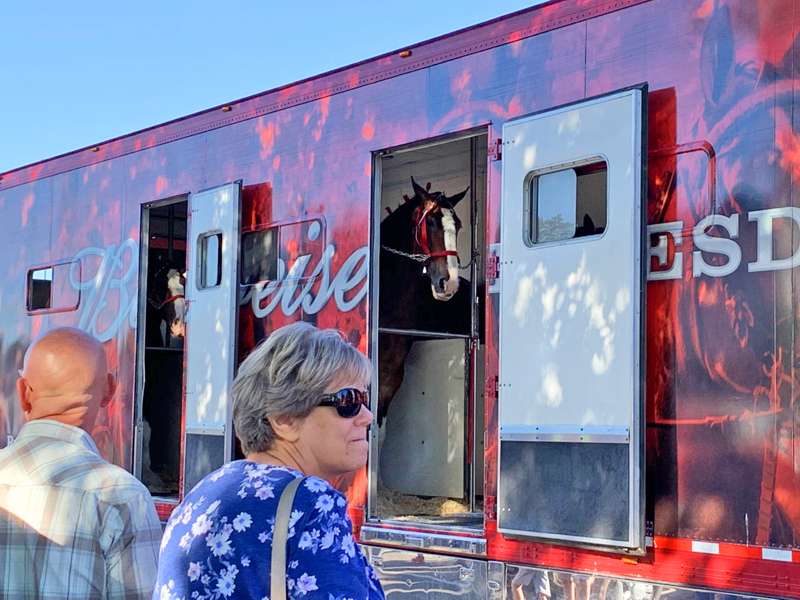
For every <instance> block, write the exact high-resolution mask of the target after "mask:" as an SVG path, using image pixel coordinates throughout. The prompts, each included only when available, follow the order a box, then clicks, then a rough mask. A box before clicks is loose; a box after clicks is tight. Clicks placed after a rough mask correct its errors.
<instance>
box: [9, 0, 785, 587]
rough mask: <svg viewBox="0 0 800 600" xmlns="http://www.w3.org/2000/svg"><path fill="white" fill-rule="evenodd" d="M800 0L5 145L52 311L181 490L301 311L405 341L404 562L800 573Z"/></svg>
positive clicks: (521, 41) (412, 63)
mask: <svg viewBox="0 0 800 600" xmlns="http://www.w3.org/2000/svg"><path fill="white" fill-rule="evenodd" d="M798 9H800V4H798V2H797V1H796V0H763V1H754V0H693V1H687V2H676V1H674V0H593V1H588V0H562V1H553V2H550V3H548V4H545V5H542V6H538V7H534V8H531V9H529V10H525V11H520V12H518V13H514V14H511V15H508V16H505V17H501V18H498V19H495V20H493V21H490V22H487V23H483V24H480V25H477V26H475V27H472V28H469V29H465V30H462V31H458V32H455V33H453V34H451V35H447V36H443V37H440V38H436V39H433V40H429V41H427V42H423V43H420V44H418V45H414V46H410V47H407V48H403V49H401V50H399V51H397V52H392V53H389V54H385V55H383V56H379V57H377V58H375V59H373V60H368V61H364V62H362V63H358V64H355V65H351V66H348V67H345V68H342V69H339V70H336V71H332V72H330V73H325V74H323V75H320V76H318V77H314V78H311V79H308V80H304V81H300V82H298V83H295V84H292V85H288V86H285V87H282V88H278V89H275V90H271V91H268V92H265V93H263V94H259V95H256V96H253V97H250V98H244V99H242V100H237V101H234V102H231V103H230V104H226V105H224V106H218V107H215V108H213V109H210V110H207V111H204V112H201V113H197V114H194V115H190V116H188V117H186V118H183V119H179V120H176V121H172V122H169V123H165V124H163V125H159V126H156V127H153V128H150V129H146V130H143V131H139V132H136V133H132V134H130V135H127V136H124V137H120V138H117V139H113V140H109V141H107V142H103V143H100V144H98V145H96V146H93V147H89V148H84V149H81V150H77V151H75V152H71V153H69V154H66V155H63V156H59V157H56V158H52V159H50V160H46V161H42V162H39V163H36V164H32V165H29V166H25V167H21V168H19V169H16V170H13V171H10V172H7V173H3V174H2V175H0V217H1V218H0V232H2V236H3V239H4V240H5V250H4V251H3V252H2V253H0V274H2V284H1V285H0V308H1V310H0V336H1V337H0V343H1V344H2V346H0V353H2V362H0V383H1V384H2V385H0V415H1V416H2V418H0V430H2V431H0V439H2V441H3V442H4V443H5V441H6V440H7V439H12V437H13V435H14V434H15V433H16V432H17V431H18V430H19V428H20V426H21V414H20V410H19V408H18V404H17V399H16V397H15V391H14V381H15V378H16V373H17V369H18V368H19V367H20V366H21V362H22V358H23V353H24V351H25V349H26V348H27V346H28V345H29V343H30V341H31V340H32V339H34V338H35V337H36V336H37V335H39V334H41V333H42V332H44V331H46V330H48V329H50V328H53V327H55V326H59V325H72V326H78V327H81V328H83V329H85V330H87V331H89V332H90V333H92V334H94V335H96V336H97V337H99V338H100V339H101V340H103V341H104V342H105V344H106V349H107V352H108V356H109V358H110V360H111V364H112V365H113V368H114V370H115V372H116V374H117V376H118V378H119V381H120V386H119V392H118V395H117V396H116V398H115V402H114V403H113V404H112V406H111V407H110V410H109V411H108V413H107V414H106V415H105V416H104V417H103V421H102V423H101V424H99V425H98V427H97V429H96V430H95V431H94V432H93V435H94V437H95V439H96V440H97V441H98V446H99V447H100V448H101V451H102V453H103V454H104V456H106V457H107V458H108V459H109V460H111V461H113V462H115V463H117V464H119V465H122V466H124V467H125V468H127V469H130V470H131V471H133V472H134V473H135V474H136V475H137V476H138V477H140V478H141V479H142V480H143V481H144V482H145V484H146V485H147V486H148V487H149V489H150V490H151V492H152V493H153V495H154V497H155V498H156V501H157V506H158V508H159V511H160V514H161V515H162V516H163V517H166V516H167V515H168V514H169V511H170V510H171V509H172V507H173V506H174V505H175V504H176V503H177V502H178V501H179V500H180V498H181V497H182V494H183V493H184V490H188V489H189V488H190V487H191V486H192V485H193V484H194V483H195V482H196V481H198V480H199V478H201V477H202V476H203V475H204V474H206V473H208V472H209V471H211V470H212V469H214V468H216V467H217V466H219V465H220V464H222V463H223V462H225V461H228V460H231V459H233V458H236V457H237V456H238V455H239V451H238V449H237V447H236V443H235V437H234V435H233V432H232V430H231V407H230V403H229V400H228V395H227V390H228V389H229V384H230V381H231V379H232V376H233V374H234V372H235V369H236V365H237V364H238V362H239V361H240V360H241V359H242V357H243V356H245V355H246V354H247V353H248V351H249V350H250V349H252V348H253V347H254V346H255V345H256V344H257V343H258V342H259V341H260V340H261V339H263V338H264V337H265V336H266V335H268V333H269V332H270V331H271V330H273V329H275V328H276V327H278V326H280V325H282V324H285V323H288V322H292V321H295V320H298V319H303V320H307V321H310V322H313V323H315V324H317V325H318V326H321V327H336V328H338V329H340V330H341V331H343V332H344V333H345V335H346V336H347V337H348V338H349V339H350V340H351V341H352V343H353V344H355V345H357V346H358V347H359V348H360V349H361V350H363V351H364V352H367V353H368V354H369V355H370V356H371V358H372V360H373V362H374V365H375V372H374V375H373V381H372V390H373V394H372V395H373V398H372V402H373V408H374V412H376V414H377V415H378V420H379V423H376V426H374V427H373V428H372V431H371V433H370V436H371V439H370V460H369V464H368V467H367V468H366V469H365V470H364V472H362V473H359V474H358V475H357V476H356V477H355V478H354V479H353V480H352V481H350V482H342V485H346V486H347V489H348V495H349V498H350V500H351V507H352V516H353V519H354V522H355V523H356V526H357V529H358V531H359V538H360V540H361V542H362V544H363V545H364V547H365V551H366V552H367V553H368V555H369V558H370V560H371V561H372V563H373V564H374V565H375V567H376V568H377V570H378V572H379V574H380V575H381V578H382V580H383V582H384V585H385V587H386V590H387V592H388V594H389V596H390V597H398V598H400V597H405V596H402V595H404V594H406V595H407V594H420V595H423V594H431V595H432V596H433V597H444V595H454V594H457V595H460V596H463V597H467V598H491V599H492V600H500V599H502V598H509V599H510V598H512V597H513V598H515V599H520V600H521V599H523V598H587V599H588V598H591V599H595V598H597V599H600V598H609V599H611V598H620V599H622V598H663V597H666V596H669V597H670V598H712V597H713V598H744V597H753V596H759V597H780V598H800V565H798V562H800V541H798V536H800V500H798V497H800V496H798V492H800V441H798V434H800V430H799V429H798V428H799V427H800V412H799V409H798V407H797V406H796V405H795V402H796V398H797V390H798V387H797V386H798V385H800V378H799V377H798V374H797V371H796V368H797V366H798V358H800V344H798V342H797V339H796V337H797V330H798V316H800V303H799V302H798V292H797V289H796V288H795V283H796V282H797V274H798V270H797V267H798V265H800V242H799V241H798V240H799V239H800V207H798V206H797V204H798V203H797V199H796V198H795V196H794V189H795V183H794V177H795V176H796V175H800V134H799V133H798V132H797V129H798V125H797V123H796V119H797V116H796V115H795V114H794V108H795V106H798V103H797V100H796V90H797V88H798V81H799V80H798V75H797V73H796V70H797V66H796V65H797V64H800V61H796V60H795V59H796V58H797V56H798V55H797V52H798V50H797V49H798V40H800V37H798V34H799V33H800V27H799V25H800V24H799V22H798V14H800V11H799V10H798Z"/></svg>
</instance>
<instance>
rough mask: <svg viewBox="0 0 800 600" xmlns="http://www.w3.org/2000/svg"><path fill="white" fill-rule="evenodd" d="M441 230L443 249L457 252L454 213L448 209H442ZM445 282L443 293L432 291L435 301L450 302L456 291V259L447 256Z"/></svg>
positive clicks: (455, 257)
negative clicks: (442, 233) (442, 231)
mask: <svg viewBox="0 0 800 600" xmlns="http://www.w3.org/2000/svg"><path fill="white" fill-rule="evenodd" d="M442 229H443V230H444V249H445V250H448V251H453V252H455V251H457V250H458V245H457V238H458V229H457V228H456V218H455V211H454V210H453V209H450V208H442ZM446 258H447V275H448V277H447V281H446V282H445V284H444V291H443V292H437V291H436V289H435V288H434V287H433V286H431V289H432V290H433V296H434V298H436V299H437V300H450V298H452V297H453V296H454V295H455V293H456V292H457V291H458V257H457V256H447V257H446Z"/></svg>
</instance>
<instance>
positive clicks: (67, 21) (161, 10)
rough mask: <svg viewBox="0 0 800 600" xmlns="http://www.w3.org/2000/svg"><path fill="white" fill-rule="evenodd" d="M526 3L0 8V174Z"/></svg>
mask: <svg viewBox="0 0 800 600" xmlns="http://www.w3.org/2000/svg"><path fill="white" fill-rule="evenodd" d="M531 4H536V2H534V1H532V0H529V1H527V2H524V1H521V0H492V1H487V0H484V1H480V0H457V1H454V0H448V1H439V2H436V1H431V0H428V1H423V0H404V1H403V2H381V1H380V0H379V1H377V2H376V1H371V2H366V1H362V2H357V1H355V0H347V1H335V0H329V1H327V2H323V1H317V0H314V1H308V0H307V1H302V0H301V1H298V0H295V1H287V0H274V1H272V2H269V1H267V0H260V1H256V0H251V1H249V2H247V1H243V0H226V1H225V2H213V3H212V2H209V1H207V0H198V1H194V2H181V1H178V0H173V1H169V0H161V1H151V0H138V1H136V2H115V1H110V2H109V1H108V0H106V1H104V2H100V1H95V0H77V1H75V2H63V1H55V0H52V1H41V2H36V1H35V0H34V1H31V2H14V1H11V0H9V1H6V2H2V3H0V22H2V23H3V26H2V35H0V173H2V172H3V171H7V170H10V169H13V168H15V167H19V166H22V165H25V164H29V163H31V162H35V161H39V160H42V159H45V158H49V157H51V156H55V155H58V154H62V153H64V152H68V151H70V150H75V149H77V148H80V147H83V146H88V145H90V144H93V143H96V142H100V141H103V140H106V139H109V138H112V137H116V136H118V135H121V134H124V133H128V132H131V131H135V130H137V129H142V128H145V127H149V126H151V125H155V124H158V123H161V122H164V121H167V120H170V119H174V118H176V117H180V116H183V115H186V114H189V113H192V112H196V111H198V110H202V109H204V108H209V107H211V106H214V105H217V104H221V103H223V102H227V101H230V100H234V99H236V98H241V97H243V96H248V95H251V94H254V93H257V92H260V91H263V90H266V89H269V88H273V87H276V86H279V85H282V84H285V83H290V82H292V81H297V80H299V79H303V78H305V77H309V76H312V75H315V74H318V73H321V72H324V71H327V70H330V69H334V68H337V67H341V66H344V65H346V64H349V63H352V62H356V61H359V60H362V59H365V58H369V57H371V56H374V55H376V54H381V53H383V52H387V51H390V50H395V49H397V48H400V47H402V46H404V45H408V44H412V43H415V42H419V41H422V40H425V39H428V38H431V37H434V36H437V35H441V34H443V33H448V32H450V31H453V30H455V29H459V28H462V27H467V26H469V25H474V24H476V23H479V22H481V21H486V20H488V19H492V18H494V17H497V16H500V15H503V14H507V13H509V12H514V11H516V10H519V9H521V8H525V7H526V6H530V5H531Z"/></svg>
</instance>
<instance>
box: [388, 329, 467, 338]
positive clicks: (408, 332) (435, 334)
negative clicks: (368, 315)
mask: <svg viewBox="0 0 800 600" xmlns="http://www.w3.org/2000/svg"><path fill="white" fill-rule="evenodd" d="M378 333H387V334H390V335H405V336H408V337H424V338H436V339H448V340H449V339H464V340H468V339H471V338H472V336H471V335H466V334H463V333H445V332H442V331H423V330H421V329H395V328H394V327H378Z"/></svg>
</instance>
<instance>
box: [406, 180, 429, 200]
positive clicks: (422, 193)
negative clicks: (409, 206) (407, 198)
mask: <svg viewBox="0 0 800 600" xmlns="http://www.w3.org/2000/svg"><path fill="white" fill-rule="evenodd" d="M411 185H412V187H413V188H414V195H416V196H419V197H420V199H422V198H424V197H425V193H426V192H425V189H424V188H423V187H422V186H421V185H419V184H418V183H417V182H416V181H414V176H413V175H412V176H411ZM428 185H430V184H428Z"/></svg>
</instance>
